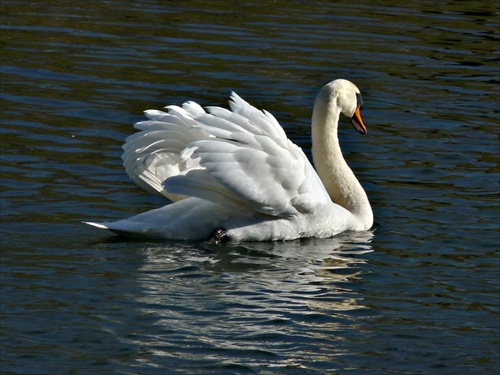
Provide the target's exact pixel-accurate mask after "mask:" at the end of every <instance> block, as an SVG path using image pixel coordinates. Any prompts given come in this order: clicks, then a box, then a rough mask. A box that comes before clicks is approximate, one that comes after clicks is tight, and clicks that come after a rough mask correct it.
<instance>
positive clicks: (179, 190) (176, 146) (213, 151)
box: [88, 79, 373, 241]
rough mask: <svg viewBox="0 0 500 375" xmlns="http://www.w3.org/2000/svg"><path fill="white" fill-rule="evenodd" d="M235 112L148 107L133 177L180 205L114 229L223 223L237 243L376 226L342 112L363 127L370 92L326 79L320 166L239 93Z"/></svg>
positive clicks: (137, 231) (177, 231) (131, 155)
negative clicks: (352, 163) (342, 133)
mask: <svg viewBox="0 0 500 375" xmlns="http://www.w3.org/2000/svg"><path fill="white" fill-rule="evenodd" d="M231 99H232V101H231V102H230V105H231V110H232V111H229V110H226V109H223V108H219V107H209V108H208V113H207V112H205V110H203V109H202V108H201V107H200V106H199V105H198V104H196V103H194V102H187V103H184V104H183V106H182V108H180V107H177V106H168V107H167V108H168V113H165V112H160V111H153V110H150V111H146V115H147V117H148V118H149V120H148V121H143V122H139V123H137V124H135V127H136V128H137V129H139V130H141V131H140V132H138V133H136V134H134V135H132V136H130V137H129V138H127V141H126V143H125V145H124V146H123V148H124V150H125V152H124V154H123V157H122V158H123V161H124V166H125V168H126V171H127V173H128V175H129V176H130V177H131V178H132V180H134V181H135V182H136V183H137V184H138V185H139V186H141V187H143V188H145V189H146V190H148V191H154V192H158V193H160V194H163V195H165V196H166V197H168V198H169V199H171V200H172V201H174V203H173V204H168V205H166V206H164V207H162V208H159V209H155V210H152V211H148V212H145V213H143V214H140V215H137V216H133V217H131V218H129V219H125V220H119V221H114V222H106V223H88V224H90V225H93V226H96V227H98V228H102V229H109V230H111V231H113V232H116V233H119V234H122V235H127V236H134V237H145V238H157V239H191V240H200V239H208V238H209V237H210V236H211V234H212V233H213V232H214V230H216V229H223V230H224V231H225V234H227V237H228V238H229V239H231V240H234V241H267V240H291V239H296V238H300V237H331V236H334V235H336V234H338V233H340V232H343V231H346V230H357V231H361V230H368V229H370V227H371V226H372V224H373V214H372V210H371V207H370V203H369V201H368V198H367V196H366V193H365V192H364V190H363V188H362V187H361V185H360V184H359V182H358V180H357V179H356V177H355V176H354V174H353V172H352V170H351V169H350V168H349V166H348V165H347V163H346V162H345V160H344V158H343V156H342V152H341V149H340V146H339V140H338V136H337V126H338V121H339V116H340V114H341V113H343V114H344V115H346V116H347V117H349V118H350V119H351V122H352V124H353V125H354V127H355V128H356V129H357V130H358V131H359V132H361V133H365V132H366V128H365V126H364V124H363V122H362V120H361V117H360V113H359V110H360V108H361V96H360V93H359V90H358V89H357V88H356V86H354V84H352V83H351V82H349V81H346V80H340V79H339V80H335V81H332V82H330V83H329V84H327V85H325V86H324V87H323V88H322V89H321V91H320V93H319V94H318V97H317V98H316V102H315V105H314V110H313V116H312V140H313V146H312V153H313V159H314V163H315V166H316V169H317V172H316V171H315V170H314V168H313V166H312V165H311V163H310V162H309V161H308V159H307V157H306V156H305V154H304V152H303V151H302V150H301V149H300V148H299V147H298V146H296V145H295V144H293V143H292V142H291V141H290V140H289V139H288V138H287V136H286V134H285V132H284V131H283V129H282V127H281V126H280V125H279V123H278V122H277V121H276V119H275V118H274V117H273V116H272V115H271V114H270V113H268V112H266V111H259V110H257V109H256V108H254V107H253V106H251V105H250V104H248V103H246V102H245V101H244V100H242V99H241V98H240V97H239V96H237V95H236V94H235V93H233V94H232V95H231Z"/></svg>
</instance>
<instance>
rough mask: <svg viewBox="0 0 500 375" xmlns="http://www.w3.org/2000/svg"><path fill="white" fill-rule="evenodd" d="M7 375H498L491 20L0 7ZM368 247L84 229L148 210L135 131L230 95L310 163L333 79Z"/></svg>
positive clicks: (410, 7) (198, 6)
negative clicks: (351, 85) (366, 218)
mask: <svg viewBox="0 0 500 375" xmlns="http://www.w3.org/2000/svg"><path fill="white" fill-rule="evenodd" d="M1 7H2V30H1V39H2V53H1V59H2V60H1V61H2V69H1V86H2V87H1V88H2V104H1V119H2V127H1V148H2V155H1V158H2V161H1V180H2V183H1V189H2V190H1V219H2V221H1V256H2V263H1V294H0V298H1V306H2V307H1V317H2V319H1V320H0V324H1V332H0V334H1V340H2V341H1V355H0V369H1V371H2V373H9V374H11V373H12V374H77V373H78V374H93V373H100V374H111V373H122V374H163V373H168V372H169V373H179V374H238V373H262V374H305V373H307V374H360V373H369V374H416V373H422V374H430V373H435V374H495V373H498V366H499V345H500V343H499V341H500V340H499V325H500V324H499V319H500V318H499V298H498V296H499V293H498V292H499V273H498V271H499V258H498V249H499V243H500V235H499V223H500V209H499V195H498V194H499V153H500V150H499V126H498V124H499V122H498V120H499V116H498V112H499V109H498V108H499V82H500V77H499V74H500V67H499V52H498V39H499V35H498V34H499V33H498V30H499V10H500V9H499V6H498V4H497V3H496V2H495V1H467V2H465V1H442V2H433V1H418V2H411V4H410V2H408V3H405V2H391V1H383V2H382V1H380V2H377V1H360V2H354V3H352V2H343V1H341V2H329V1H312V2H301V1H272V2H249V1H243V2H229V1H227V2H226V1H211V2H204V1H183V2H173V1H172V2H170V1H134V2H131V1H118V0H117V1H99V2H97V1H96V2H73V1H44V2H28V1H2V4H1ZM338 77H342V78H347V79H350V80H352V81H354V82H355V83H356V84H357V85H358V86H359V87H360V88H361V91H362V93H363V97H364V102H365V109H364V112H363V116H364V119H365V122H366V124H367V126H368V129H369V133H368V135H367V136H364V137H360V136H359V135H358V134H357V133H356V132H355V131H354V130H353V129H352V128H351V127H350V126H349V125H347V124H346V125H345V126H343V127H342V129H341V141H342V146H343V149H344V153H345V155H346V158H347V159H348V161H349V163H350V164H351V165H352V166H353V168H354V169H355V172H356V174H357V175H358V176H359V178H360V179H361V181H362V183H363V185H364V186H365V188H366V190H367V192H368V194H369V197H370V199H371V201H372V205H373V208H374V211H375V220H376V224H375V227H374V230H373V232H372V233H361V234H356V235H352V234H351V235H342V236H339V237H337V238H333V239H328V240H321V241H320V240H314V239H310V240H303V241H295V242H289V243H253V244H240V245H227V246H226V245H225V246H212V245H209V244H205V243H183V242H130V241H124V240H120V239H117V238H115V237H113V236H109V235H107V234H106V233H104V232H99V231H96V230H93V229H92V228H89V227H85V226H83V225H82V224H80V221H81V220H106V219H118V218H124V217H127V216H130V215H132V214H135V213H139V212H142V211H146V210H148V209H152V208H156V207H159V206H160V205H163V204H164V203H165V202H164V201H163V200H162V199H161V198H159V197H154V196H149V195H147V194H146V193H145V192H143V191H142V190H140V189H139V188H138V187H136V186H135V185H134V184H133V183H132V182H130V181H129V179H128V177H127V176H126V174H125V172H124V170H123V168H122V166H121V161H120V154H121V149H120V147H121V144H122V143H123V141H124V139H125V138H126V136H128V135H130V134H132V132H133V130H132V127H131V124H132V123H133V122H135V121H137V120H140V119H141V118H142V115H141V114H142V111H143V110H144V109H148V108H161V107H162V106H164V105H167V104H180V103H182V102H183V101H185V100H188V99H189V100H193V99H194V100H197V101H198V102H200V103H201V104H203V105H226V103H227V98H228V95H229V92H230V90H235V91H237V92H238V93H239V94H240V95H241V96H243V97H244V98H246V99H247V100H249V101H250V102H251V103H253V104H255V105H256V106H258V107H261V108H265V109H267V110H269V111H270V112H272V113H273V114H275V116H276V117H277V118H278V119H279V121H280V122H281V123H282V124H283V125H284V127H285V128H286V131H287V132H288V134H289V136H290V137H291V138H292V139H293V140H294V141H295V142H296V143H297V144H299V145H300V146H301V147H303V148H304V149H305V150H306V151H307V152H309V151H310V139H309V118H310V115H311V109H312V103H313V100H314V97H315V95H316V93H317V91H318V90H319V88H320V87H321V86H322V85H323V84H324V83H326V82H328V81H330V80H332V79H334V78H338Z"/></svg>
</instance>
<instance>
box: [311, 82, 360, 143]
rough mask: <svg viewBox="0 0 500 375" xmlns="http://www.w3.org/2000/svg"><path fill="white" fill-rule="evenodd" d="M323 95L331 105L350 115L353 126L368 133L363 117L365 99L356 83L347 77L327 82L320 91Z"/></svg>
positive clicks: (321, 95)
mask: <svg viewBox="0 0 500 375" xmlns="http://www.w3.org/2000/svg"><path fill="white" fill-rule="evenodd" d="M318 97H322V98H323V99H324V100H326V102H327V103H328V104H329V105H334V106H336V107H337V108H338V109H340V112H341V113H342V114H343V115H345V116H347V117H349V119H350V120H351V124H352V126H354V129H356V130H357V131H358V132H360V133H361V134H366V132H367V130H366V126H365V124H364V123H363V119H362V118H361V112H360V111H361V109H362V108H363V99H362V98H361V92H360V91H359V89H358V88H357V87H356V85H354V83H352V82H350V81H347V80H345V79H336V80H335V81H332V82H330V83H327V84H326V85H325V86H324V87H323V88H322V89H321V91H320V93H319V95H318Z"/></svg>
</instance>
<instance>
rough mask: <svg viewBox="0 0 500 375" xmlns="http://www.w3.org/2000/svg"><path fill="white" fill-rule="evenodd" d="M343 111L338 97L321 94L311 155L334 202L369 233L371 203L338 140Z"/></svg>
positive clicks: (315, 108) (371, 218) (316, 108)
mask: <svg viewBox="0 0 500 375" xmlns="http://www.w3.org/2000/svg"><path fill="white" fill-rule="evenodd" d="M339 116H340V108H339V107H337V105H336V98H335V97H325V96H324V95H323V96H322V95H321V93H320V95H318V98H317V99H316V102H315V104H314V110H313V116H312V155H313V161H314V166H315V168H316V171H317V173H318V175H319V177H320V178H321V181H322V182H323V184H324V186H325V188H326V191H327V192H328V194H329V195H330V198H331V199H332V201H333V202H334V203H336V204H338V205H340V206H342V207H344V208H345V209H347V210H348V211H349V212H351V213H352V214H353V215H354V217H355V224H354V225H355V226H357V227H358V226H359V227H358V228H355V229H360V230H368V229H370V227H371V226H372V224H373V212H372V209H371V207H370V202H369V201H368V197H367V196H366V193H365V191H364V190H363V188H362V186H361V184H360V183H359V181H358V179H357V178H356V176H355V175H354V173H353V172H352V170H351V168H349V166H348V165H347V163H346V161H345V159H344V156H343V155H342V150H341V149H340V144H339V139H338V133H337V129H338V121H339Z"/></svg>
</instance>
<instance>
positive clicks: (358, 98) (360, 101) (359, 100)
mask: <svg viewBox="0 0 500 375" xmlns="http://www.w3.org/2000/svg"><path fill="white" fill-rule="evenodd" d="M358 107H359V109H363V98H362V97H361V94H360V93H359V92H357V93H356V108H358Z"/></svg>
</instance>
